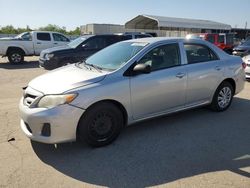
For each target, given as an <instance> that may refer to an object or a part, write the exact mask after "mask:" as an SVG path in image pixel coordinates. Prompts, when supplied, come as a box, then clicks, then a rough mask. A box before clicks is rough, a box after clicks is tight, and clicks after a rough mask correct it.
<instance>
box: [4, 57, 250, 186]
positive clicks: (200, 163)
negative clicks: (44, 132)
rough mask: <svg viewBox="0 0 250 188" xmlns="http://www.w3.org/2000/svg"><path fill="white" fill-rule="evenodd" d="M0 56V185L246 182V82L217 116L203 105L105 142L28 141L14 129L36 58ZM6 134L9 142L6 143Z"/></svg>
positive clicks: (249, 179)
mask: <svg viewBox="0 0 250 188" xmlns="http://www.w3.org/2000/svg"><path fill="white" fill-rule="evenodd" d="M6 61H7V60H6V59H3V58H2V59H1V58H0V78H1V79H0V84H1V85H0V86H1V88H0V93H1V95H0V122H1V123H0V148H1V149H0V187H1V188H2V187H25V188H26V187H88V186H89V187H97V186H105V187H136V188H139V187H148V186H162V187H188V188H191V187H207V188H213V187H214V188H218V187H219V188H220V187H223V188H229V187H234V188H235V187H239V188H249V187H250V83H248V82H246V85H245V89H244V91H243V92H241V93H240V94H239V95H237V96H236V97H235V99H234V101H233V104H232V106H231V108H230V109H229V110H228V111H226V112H223V113H215V112H211V111H209V110H208V109H206V108H201V109H196V110H191V111H186V112H181V113H178V114H174V115H171V116H168V117H163V118H158V119H154V120H150V121H147V122H143V123H140V124H137V125H134V126H131V127H128V128H126V129H125V130H124V132H123V133H122V134H121V135H120V137H119V138H118V140H117V141H116V142H115V143H113V144H111V145H110V146H107V147H104V148H98V149H92V148H89V147H87V146H84V145H80V144H78V143H68V144H60V145H58V146H57V148H55V147H54V146H53V145H45V144H39V143H35V142H31V141H30V140H29V139H28V138H26V137H25V136H24V134H23V133H22V132H21V130H20V128H19V116H18V102H19V99H20V97H21V95H22V87H24V86H26V85H27V83H28V81H29V80H31V79H32V78H34V77H35V76H37V75H40V74H42V73H45V72H46V71H45V70H43V69H40V68H39V67H38V62H37V58H33V57H31V58H27V61H28V62H26V63H24V64H22V65H10V64H8V63H6ZM9 139H12V141H9V142H8V140H9Z"/></svg>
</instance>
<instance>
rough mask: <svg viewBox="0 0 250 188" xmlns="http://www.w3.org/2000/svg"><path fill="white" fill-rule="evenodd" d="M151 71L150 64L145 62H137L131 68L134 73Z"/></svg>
mask: <svg viewBox="0 0 250 188" xmlns="http://www.w3.org/2000/svg"><path fill="white" fill-rule="evenodd" d="M150 72H151V66H150V65H146V64H137V65H136V66H135V67H134V68H133V73H134V74H148V73H150Z"/></svg>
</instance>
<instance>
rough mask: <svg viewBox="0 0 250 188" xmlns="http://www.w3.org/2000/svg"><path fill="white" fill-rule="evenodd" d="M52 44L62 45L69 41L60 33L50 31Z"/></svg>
mask: <svg viewBox="0 0 250 188" xmlns="http://www.w3.org/2000/svg"><path fill="white" fill-rule="evenodd" d="M52 36H53V46H62V45H66V44H68V43H69V41H70V40H69V39H68V38H67V37H65V36H64V35H62V34H60V33H52Z"/></svg>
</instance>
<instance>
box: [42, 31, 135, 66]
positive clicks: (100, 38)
mask: <svg viewBox="0 0 250 188" xmlns="http://www.w3.org/2000/svg"><path fill="white" fill-rule="evenodd" d="M128 39H130V37H129V36H127V35H115V34H106V35H84V36H82V37H79V38H77V39H75V40H74V41H72V42H70V43H69V44H67V45H65V46H60V47H55V48H49V49H46V50H43V51H42V52H41V54H40V58H39V64H40V67H43V68H45V69H47V70H52V69H55V68H58V67H61V66H64V65H67V64H72V63H76V62H79V61H82V60H83V59H86V58H87V57H89V56H91V55H92V54H94V53H96V52H98V51H99V50H101V49H103V48H105V47H107V46H109V45H111V44H114V43H116V42H120V41H123V40H128Z"/></svg>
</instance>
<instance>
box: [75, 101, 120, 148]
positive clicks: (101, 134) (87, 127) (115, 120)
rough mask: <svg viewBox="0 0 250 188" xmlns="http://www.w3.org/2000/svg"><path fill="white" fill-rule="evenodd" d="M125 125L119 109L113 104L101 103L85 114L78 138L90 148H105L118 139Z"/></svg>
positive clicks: (79, 127) (81, 121)
mask: <svg viewBox="0 0 250 188" xmlns="http://www.w3.org/2000/svg"><path fill="white" fill-rule="evenodd" d="M123 123H124V120H123V115H122V112H121V111H120V109H119V108H118V107H116V106H115V105H114V104H112V103H108V102H101V103H99V104H96V105H94V106H93V107H90V109H87V111H86V112H85V113H84V114H83V116H82V117H81V119H80V121H79V124H78V130H77V136H78V138H79V139H80V140H81V141H83V142H85V143H87V144H88V145H90V146H93V147H100V146H105V145H108V144H110V143H111V142H113V141H114V140H115V139H116V138H117V137H118V135H119V134H120V132H121V129H122V127H123Z"/></svg>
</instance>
